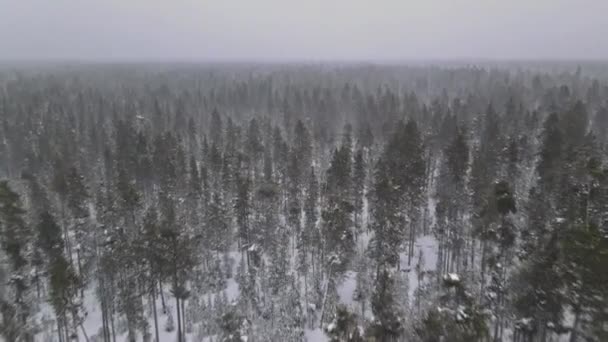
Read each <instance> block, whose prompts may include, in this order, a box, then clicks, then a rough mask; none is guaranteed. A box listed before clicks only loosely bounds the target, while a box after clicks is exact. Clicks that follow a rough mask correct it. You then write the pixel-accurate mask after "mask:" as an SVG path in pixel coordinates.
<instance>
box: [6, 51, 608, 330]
mask: <svg viewBox="0 0 608 342" xmlns="http://www.w3.org/2000/svg"><path fill="white" fill-rule="evenodd" d="M606 70H608V69H607V65H606V64H601V63H582V64H581V65H578V66H577V65H576V64H569V63H551V62H546V63H541V62H536V63H528V64H526V63H523V62H522V63H510V64H509V63H503V64H501V63H494V64H489V63H486V64H479V65H459V64H456V63H453V64H445V65H440V64H437V65H422V64H420V65H409V66H408V65H381V64H378V65H372V64H369V65H367V64H238V63H234V64H200V65H199V64H173V65H171V64H164V65H161V64H135V63H134V64H105V65H104V64H97V65H94V64H90V65H88V64H73V65H42V66H36V65H21V66H18V65H15V66H11V65H3V66H1V67H0V238H1V239H0V336H1V337H0V340H2V341H6V342H13V341H15V342H38V341H40V342H47V341H48V342H69V341H76V342H186V341H187V342H199V341H200V342H202V341H205V342H223V341H226V342H228V341H230V342H232V341H235V342H236V341H239V342H240V341H243V342H245V341H246V342H254V341H255V342H264V341H273V342H274V341H277V342H290V341H310V342H316V341H351V342H359V341H376V342H385V341H386V342H393V341H414V342H417V341H420V342H475V341H494V342H498V341H514V342H532V341H541V342H549V341H570V342H575V341H596V342H601V341H608V153H607V148H608V72H606Z"/></svg>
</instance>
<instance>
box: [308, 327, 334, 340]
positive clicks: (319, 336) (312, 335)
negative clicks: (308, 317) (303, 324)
mask: <svg viewBox="0 0 608 342" xmlns="http://www.w3.org/2000/svg"><path fill="white" fill-rule="evenodd" d="M304 337H305V338H306V341H308V342H326V341H329V338H327V335H325V333H324V332H323V330H321V329H319V328H317V329H315V330H308V329H306V330H305V331H304Z"/></svg>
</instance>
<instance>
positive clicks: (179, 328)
mask: <svg viewBox="0 0 608 342" xmlns="http://www.w3.org/2000/svg"><path fill="white" fill-rule="evenodd" d="M175 309H176V310H175V311H177V342H182V316H181V313H180V311H181V310H180V309H179V297H178V296H175Z"/></svg>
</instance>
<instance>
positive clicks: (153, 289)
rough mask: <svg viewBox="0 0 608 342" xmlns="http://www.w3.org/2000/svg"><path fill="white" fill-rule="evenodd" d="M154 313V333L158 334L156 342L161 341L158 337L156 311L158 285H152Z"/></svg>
mask: <svg viewBox="0 0 608 342" xmlns="http://www.w3.org/2000/svg"><path fill="white" fill-rule="evenodd" d="M152 313H153V314H154V333H155V334H156V335H155V337H156V339H155V342H160V340H159V337H158V335H159V334H158V315H157V313H156V286H152Z"/></svg>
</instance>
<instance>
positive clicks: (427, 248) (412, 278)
mask: <svg viewBox="0 0 608 342" xmlns="http://www.w3.org/2000/svg"><path fill="white" fill-rule="evenodd" d="M437 252H438V244H437V240H436V239H435V237H433V236H432V235H424V236H420V237H418V238H417V239H416V242H414V257H413V258H412V262H411V265H410V266H407V253H401V255H400V258H401V265H405V266H404V268H403V269H402V270H403V271H404V272H407V275H408V279H409V287H408V288H409V294H408V297H409V299H410V301H409V302H410V303H414V301H413V298H414V293H415V291H416V288H418V272H417V268H418V263H420V272H433V271H435V270H436V268H437Z"/></svg>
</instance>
